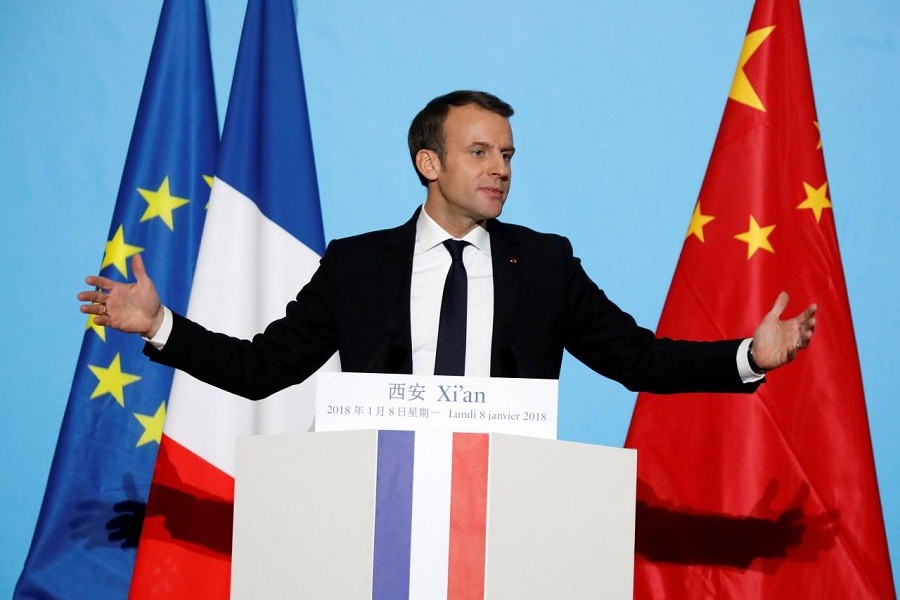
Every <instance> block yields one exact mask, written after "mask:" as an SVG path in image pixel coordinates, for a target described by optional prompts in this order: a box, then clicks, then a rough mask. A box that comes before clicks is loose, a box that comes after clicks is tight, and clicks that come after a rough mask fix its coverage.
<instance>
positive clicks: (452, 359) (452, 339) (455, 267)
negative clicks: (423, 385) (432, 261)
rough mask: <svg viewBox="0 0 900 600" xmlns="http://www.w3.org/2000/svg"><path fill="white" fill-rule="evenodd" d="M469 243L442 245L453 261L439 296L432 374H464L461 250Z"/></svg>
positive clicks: (465, 281)
mask: <svg viewBox="0 0 900 600" xmlns="http://www.w3.org/2000/svg"><path fill="white" fill-rule="evenodd" d="M468 245H469V242H463V241H461V240H447V241H446V242H444V246H445V247H446V248H447V252H449V253H450V258H451V259H452V261H453V262H451V263H450V270H449V271H447V279H446V280H445V281H444V295H443V296H442V297H441V319H440V322H439V324H438V338H437V352H436V353H435V357H434V374H435V375H465V371H466V307H467V296H468V289H469V281H468V278H467V277H466V267H465V266H464V265H463V261H462V254H463V249H464V248H465V247H466V246H468Z"/></svg>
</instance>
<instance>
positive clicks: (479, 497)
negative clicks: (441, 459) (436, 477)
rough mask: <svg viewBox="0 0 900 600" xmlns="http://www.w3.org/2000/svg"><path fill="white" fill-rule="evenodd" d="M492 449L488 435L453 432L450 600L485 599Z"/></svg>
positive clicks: (448, 582)
mask: <svg viewBox="0 0 900 600" xmlns="http://www.w3.org/2000/svg"><path fill="white" fill-rule="evenodd" d="M489 448H490V437H489V436H488V435H487V434H484V433H454V434H453V466H452V475H451V477H452V480H451V484H450V486H451V487H450V558H449V561H448V563H449V564H448V579H447V598H448V600H463V599H465V600H481V599H482V598H484V561H485V546H486V533H487V487H488V453H489Z"/></svg>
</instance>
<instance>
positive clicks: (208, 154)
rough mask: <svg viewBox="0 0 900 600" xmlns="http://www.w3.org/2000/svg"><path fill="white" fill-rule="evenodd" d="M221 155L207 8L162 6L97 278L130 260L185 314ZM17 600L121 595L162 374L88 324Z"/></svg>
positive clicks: (182, 3)
mask: <svg viewBox="0 0 900 600" xmlns="http://www.w3.org/2000/svg"><path fill="white" fill-rule="evenodd" d="M217 148H218V117H217V114H216V105H215V93H214V89H213V79H212V65H211V60H210V51H209V34H208V30H207V23H206V7H205V3H204V2H203V0H166V1H165V2H164V3H163V7H162V13H161V15H160V20H159V25H158V28H157V33H156V40H155V41H154V44H153V50H152V53H151V55H150V65H149V67H148V69H147V76H146V79H145V81H144V90H143V93H142V95H141V101H140V105H139V107H138V112H137V118H136V120H135V125H134V131H133V132H132V137H131V144H130V147H129V149H128V156H127V158H126V161H125V169H124V173H123V174H122V182H121V186H120V188H119V194H118V197H117V199H116V207H115V211H114V213H113V219H112V224H111V225H110V230H109V237H108V241H107V242H106V245H105V248H104V251H103V261H102V263H101V265H100V269H101V274H102V275H104V276H106V277H109V278H112V279H117V280H120V281H133V273H131V272H130V269H129V262H130V260H129V258H130V257H131V256H133V255H135V254H138V253H140V254H141V255H142V257H143V259H144V262H145V264H146V265H147V268H148V270H149V272H150V273H152V274H153V275H154V278H155V283H156V286H157V288H158V289H159V291H160V294H161V295H162V297H163V298H165V301H166V304H167V305H168V306H170V307H171V308H172V309H174V310H176V311H179V312H182V313H184V312H185V311H186V309H187V303H188V296H189V294H190V288H191V279H192V277H193V273H194V265H195V262H196V258H197V250H198V247H199V243H200V235H201V232H202V227H203V222H204V218H205V209H206V203H207V199H208V197H209V191H210V185H211V183H212V175H213V173H214V170H215V166H216V159H217ZM84 336H85V337H84V341H83V343H82V347H81V355H80V357H79V359H78V364H77V366H76V370H75V376H74V380H73V382H72V389H71V392H70V394H69V401H68V405H67V407H66V413H65V416H64V418H63V423H62V428H61V431H60V434H59V440H58V442H57V446H56V452H55V455H54V457H53V464H52V466H51V469H50V476H49V480H48V482H47V489H46V492H45V494H44V501H43V504H42V506H41V512H40V515H39V517H38V522H37V526H36V528H35V532H34V537H33V539H32V542H31V549H30V550H29V553H28V558H27V559H26V561H25V566H24V569H23V571H22V575H21V577H20V578H19V582H18V585H17V586H16V591H15V597H16V598H47V597H54V598H58V597H65V598H124V597H126V596H127V594H128V588H129V584H130V581H131V573H132V568H133V566H134V557H135V547H136V545H137V541H138V539H139V537H140V531H141V526H142V523H143V517H144V507H145V506H146V501H147V494H148V491H149V488H150V480H151V477H152V474H153V468H154V463H155V461H156V454H157V450H158V448H159V441H160V436H161V435H162V430H163V422H164V420H165V415H166V402H167V399H168V395H169V390H170V387H171V384H172V371H171V369H169V368H167V367H161V366H159V365H156V364H154V363H151V362H149V361H148V360H146V359H145V358H144V357H143V356H142V355H141V349H142V347H143V342H142V340H141V339H140V338H139V337H138V336H135V335H127V334H122V333H119V332H117V331H113V330H112V329H107V328H105V327H102V326H99V325H96V324H94V323H93V321H92V320H91V319H88V321H87V325H86V328H85V334H84Z"/></svg>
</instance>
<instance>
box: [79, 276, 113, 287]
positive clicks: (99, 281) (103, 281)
mask: <svg viewBox="0 0 900 600" xmlns="http://www.w3.org/2000/svg"><path fill="white" fill-rule="evenodd" d="M84 280H85V282H87V284H88V285H92V286H94V287H98V288H101V289H104V290H109V289H112V288H114V287H115V286H117V285H122V284H121V283H119V282H118V281H113V280H112V279H109V278H108V277H100V276H99V275H91V276H90V277H85V279H84Z"/></svg>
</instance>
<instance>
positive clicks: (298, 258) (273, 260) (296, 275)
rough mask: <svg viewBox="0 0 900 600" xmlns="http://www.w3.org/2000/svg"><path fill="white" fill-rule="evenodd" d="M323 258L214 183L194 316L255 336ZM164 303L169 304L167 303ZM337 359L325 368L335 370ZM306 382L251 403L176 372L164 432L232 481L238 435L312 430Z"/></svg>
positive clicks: (204, 322) (312, 388)
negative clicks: (226, 474) (230, 476)
mask: <svg viewBox="0 0 900 600" xmlns="http://www.w3.org/2000/svg"><path fill="white" fill-rule="evenodd" d="M318 264H319V256H318V255H317V254H316V253H315V252H313V251H312V250H310V249H309V248H307V247H306V246H305V245H303V244H302V243H301V242H300V241H299V240H297V239H296V238H295V237H293V236H292V235H290V234H289V233H288V232H286V231H285V230H284V229H282V228H281V227H279V226H278V225H277V224H275V223H274V222H272V221H271V220H270V219H269V218H267V217H266V216H265V215H264V214H262V212H260V210H259V208H258V207H257V206H256V204H255V203H254V202H253V201H252V200H250V199H249V198H247V197H246V196H244V195H243V194H241V193H240V192H238V191H237V190H236V189H234V188H232V187H231V186H229V185H228V184H227V183H225V182H223V181H221V180H219V179H216V180H215V183H214V185H213V189H212V192H211V194H210V205H209V211H208V214H207V217H206V224H205V226H204V230H203V238H202V240H201V242H200V253H199V256H198V259H197V268H196V272H195V274H194V282H193V287H192V289H191V298H190V304H189V306H188V311H187V314H188V317H189V318H191V319H192V320H194V321H197V322H198V323H200V324H201V325H203V326H204V327H206V328H208V329H211V330H213V331H220V332H223V333H228V334H230V335H235V336H238V337H242V338H250V337H252V336H253V335H254V334H256V333H258V332H260V331H262V330H263V329H264V328H265V326H266V325H268V324H269V323H270V322H271V321H273V320H275V319H277V318H279V317H281V316H283V315H284V308H285V305H286V304H287V303H288V302H289V301H290V300H292V299H293V298H294V297H295V296H296V295H297V292H298V291H299V290H300V288H301V287H302V286H303V285H304V284H305V283H306V282H307V281H309V278H310V277H311V276H312V274H313V272H314V271H315V269H316V268H317V267H318ZM163 300H165V299H163ZM336 365H337V362H336V358H335V359H332V361H330V363H329V365H326V368H327V369H328V370H339V367H337V368H336ZM314 391H315V386H314V385H313V382H312V381H310V380H307V381H306V382H304V383H303V384H301V385H299V386H294V387H291V388H288V389H286V390H283V391H282V392H279V393H278V394H275V395H273V396H270V397H269V398H266V399H265V400H261V401H259V402H251V401H250V400H247V399H245V398H240V397H238V396H235V395H233V394H229V393H227V392H223V391H221V390H218V389H216V388H213V387H211V386H208V385H206V384H204V383H201V382H199V381H197V380H196V379H194V378H192V377H190V376H189V375H185V374H184V373H181V372H180V371H179V372H176V374H175V379H174V381H173V383H172V392H171V395H170V400H169V407H168V410H167V416H166V425H165V433H166V435H168V436H169V437H171V438H172V439H174V440H175V441H176V442H178V443H179V444H181V445H183V446H185V447H186V448H187V449H189V450H191V451H192V452H194V453H195V454H198V455H199V456H201V457H202V458H203V459H205V460H206V461H208V462H210V463H212V464H213V465H214V466H216V467H218V468H219V469H221V470H223V471H225V472H226V473H228V474H229V475H232V476H233V475H234V452H235V437H236V436H238V435H249V434H257V433H276V432H279V433H280V432H289V431H311V430H312V425H313V417H314V415H315V407H314V400H313V392H314Z"/></svg>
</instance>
